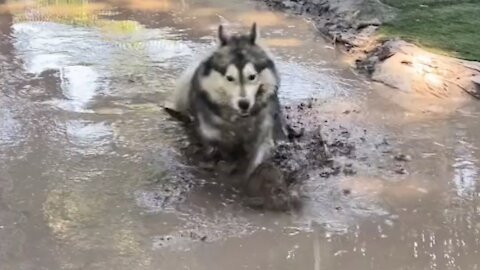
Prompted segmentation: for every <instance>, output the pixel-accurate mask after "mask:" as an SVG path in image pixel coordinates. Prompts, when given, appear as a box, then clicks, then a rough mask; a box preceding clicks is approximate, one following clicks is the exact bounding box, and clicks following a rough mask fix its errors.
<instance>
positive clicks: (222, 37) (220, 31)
mask: <svg viewBox="0 0 480 270" xmlns="http://www.w3.org/2000/svg"><path fill="white" fill-rule="evenodd" d="M227 42H228V37H227V36H226V35H225V32H224V31H223V25H221V24H220V25H219V26H218V43H219V45H220V47H222V46H225V45H227Z"/></svg>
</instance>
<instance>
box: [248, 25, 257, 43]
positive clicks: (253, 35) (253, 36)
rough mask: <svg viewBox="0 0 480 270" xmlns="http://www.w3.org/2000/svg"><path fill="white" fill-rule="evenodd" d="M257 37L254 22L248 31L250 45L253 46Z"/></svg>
mask: <svg viewBox="0 0 480 270" xmlns="http://www.w3.org/2000/svg"><path fill="white" fill-rule="evenodd" d="M257 36H258V32H257V23H256V22H254V23H253V24H252V28H251V29H250V35H249V37H250V42H251V43H252V44H255V42H257Z"/></svg>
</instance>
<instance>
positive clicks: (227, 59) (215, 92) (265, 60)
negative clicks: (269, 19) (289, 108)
mask: <svg viewBox="0 0 480 270" xmlns="http://www.w3.org/2000/svg"><path fill="white" fill-rule="evenodd" d="M257 39H258V32H257V27H256V24H255V23H254V24H253V25H252V27H251V29H250V31H249V33H247V34H241V35H231V36H229V35H227V34H226V33H225V32H224V28H223V26H222V25H220V26H219V28H218V44H219V47H218V48H217V50H216V51H215V52H214V53H213V55H212V56H211V57H210V58H209V59H208V60H207V61H206V68H205V71H204V74H203V76H202V78H201V86H202V89H204V90H205V91H206V92H208V94H209V96H210V97H211V99H212V101H213V102H216V103H220V104H222V105H228V106H230V107H231V108H233V109H234V110H235V111H236V112H238V114H240V115H241V116H248V115H250V113H251V111H252V108H254V107H255V106H256V105H258V104H256V103H258V102H262V101H265V100H267V98H268V97H269V96H270V95H272V94H275V93H276V89H277V87H278V83H279V80H278V76H277V73H276V70H275V65H274V63H273V60H272V59H271V58H270V57H269V56H268V55H267V53H266V52H265V50H264V49H263V48H261V47H260V46H259V45H258V43H257Z"/></svg>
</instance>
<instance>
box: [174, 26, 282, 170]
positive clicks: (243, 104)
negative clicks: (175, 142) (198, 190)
mask: <svg viewBox="0 0 480 270" xmlns="http://www.w3.org/2000/svg"><path fill="white" fill-rule="evenodd" d="M217 38H218V45H217V47H216V48H215V50H214V51H213V52H212V53H210V54H209V55H208V56H207V57H205V58H204V59H203V60H202V61H201V62H200V63H199V64H198V65H195V66H194V67H193V68H190V69H188V70H187V71H186V72H185V73H184V74H183V75H182V76H181V77H180V79H179V81H178V83H177V88H176V90H175V93H174V95H173V103H171V104H169V105H167V106H166V108H167V109H168V110H169V111H170V112H171V113H172V112H173V113H175V114H176V115H178V116H183V117H186V118H188V119H190V120H191V121H192V123H193V127H194V131H195V135H196V136H197V137H198V138H199V139H200V141H201V143H202V145H203V146H204V147H205V149H207V150H206V152H208V153H209V154H212V153H217V154H219V155H220V156H221V158H223V159H227V160H235V161H236V163H237V164H239V165H238V167H237V168H239V169H240V170H241V171H243V173H244V176H245V177H247V178H248V177H249V176H250V175H251V174H252V172H253V171H254V170H255V169H256V168H257V167H258V166H259V165H260V164H262V162H264V161H265V160H266V159H268V158H269V157H270V154H271V151H272V148H273V147H274V145H275V142H276V141H278V140H283V139H285V138H286V135H287V129H286V124H285V120H284V118H283V115H282V111H281V106H280V102H279V99H278V89H279V86H280V77H279V74H278V72H277V70H276V67H275V63H274V61H273V60H272V58H271V57H270V56H269V53H267V51H266V49H265V48H263V47H262V46H260V45H259V43H258V33H257V26H256V23H253V25H252V26H251V29H250V31H249V33H247V34H234V35H227V34H226V33H225V31H224V27H223V26H222V25H220V26H219V27H218V37H217Z"/></svg>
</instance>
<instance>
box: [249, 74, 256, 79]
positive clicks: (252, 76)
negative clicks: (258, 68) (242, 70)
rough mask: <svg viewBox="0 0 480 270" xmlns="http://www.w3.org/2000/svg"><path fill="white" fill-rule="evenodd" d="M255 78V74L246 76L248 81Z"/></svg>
mask: <svg viewBox="0 0 480 270" xmlns="http://www.w3.org/2000/svg"><path fill="white" fill-rule="evenodd" d="M255 78H257V76H255V74H252V75H250V76H248V79H249V80H250V81H253V80H255Z"/></svg>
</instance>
